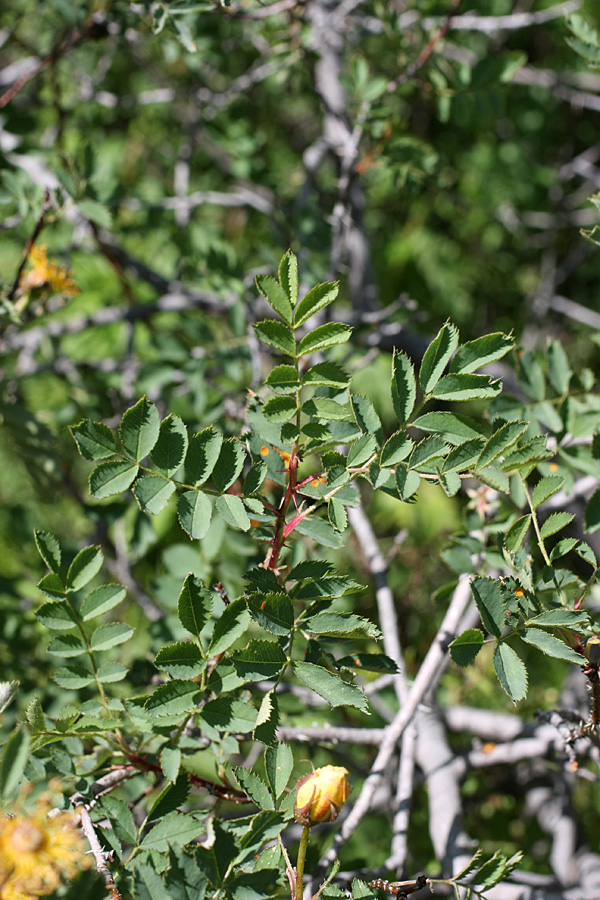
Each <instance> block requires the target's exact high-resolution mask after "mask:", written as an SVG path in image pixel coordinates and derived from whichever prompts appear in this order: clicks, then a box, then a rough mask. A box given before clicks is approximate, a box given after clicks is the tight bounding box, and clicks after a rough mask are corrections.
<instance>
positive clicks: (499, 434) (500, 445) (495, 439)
mask: <svg viewBox="0 0 600 900" xmlns="http://www.w3.org/2000/svg"><path fill="white" fill-rule="evenodd" d="M528 428H529V422H507V423H506V425H502V426H501V427H500V428H499V429H498V431H495V432H494V434H493V435H492V436H491V438H489V440H488V442H487V444H486V445H485V447H484V448H483V450H482V451H481V456H480V457H479V460H478V461H477V468H478V469H483V468H485V467H486V466H489V465H490V464H491V463H493V462H494V461H495V460H496V459H498V457H499V456H500V455H501V454H502V453H505V451H506V450H508V449H509V447H512V446H513V445H514V444H516V443H517V441H518V440H519V439H520V438H522V437H523V435H524V434H525V432H526V431H527V429H528Z"/></svg>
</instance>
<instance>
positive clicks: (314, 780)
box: [294, 766, 352, 825]
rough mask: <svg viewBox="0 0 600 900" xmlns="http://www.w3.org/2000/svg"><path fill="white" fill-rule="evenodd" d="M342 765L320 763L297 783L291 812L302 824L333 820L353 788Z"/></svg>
mask: <svg viewBox="0 0 600 900" xmlns="http://www.w3.org/2000/svg"><path fill="white" fill-rule="evenodd" d="M347 774H348V770H347V769H344V768H342V766H322V767H321V768H320V769H315V771H314V772H311V773H310V775H305V776H304V777H303V778H301V779H300V780H299V781H298V784H297V785H296V803H295V805H294V816H295V818H296V821H297V822H300V824H301V825H317V824H318V823H319V822H333V821H334V820H335V819H337V817H338V813H339V811H340V809H341V808H342V806H343V805H344V803H345V802H346V800H347V799H348V797H349V795H350V791H351V790H352V789H351V787H350V785H349V784H348V781H347V779H346V775H347Z"/></svg>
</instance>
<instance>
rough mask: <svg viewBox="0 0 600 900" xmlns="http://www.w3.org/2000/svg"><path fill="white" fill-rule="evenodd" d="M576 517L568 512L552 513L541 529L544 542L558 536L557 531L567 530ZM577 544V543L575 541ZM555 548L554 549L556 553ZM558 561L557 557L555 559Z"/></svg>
mask: <svg viewBox="0 0 600 900" xmlns="http://www.w3.org/2000/svg"><path fill="white" fill-rule="evenodd" d="M574 518H575V515H574V514H573V513H567V512H557V513H552V515H550V516H548V518H547V519H546V521H545V522H544V524H543V525H542V527H541V528H540V534H541V536H542V540H543V541H545V540H546V538H548V537H550V536H551V535H553V534H556V533H557V531H562V529H563V528H566V527H567V525H570V524H571V522H572V521H573V519H574ZM575 543H577V542H576V541H575ZM554 549H555V548H552V550H553V552H554ZM553 558H554V559H556V558H557V557H553Z"/></svg>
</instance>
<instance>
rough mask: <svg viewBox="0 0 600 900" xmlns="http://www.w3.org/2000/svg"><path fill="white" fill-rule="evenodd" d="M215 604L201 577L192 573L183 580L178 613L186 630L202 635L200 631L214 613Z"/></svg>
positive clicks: (195, 634)
mask: <svg viewBox="0 0 600 900" xmlns="http://www.w3.org/2000/svg"><path fill="white" fill-rule="evenodd" d="M213 605H214V598H213V595H212V594H211V592H210V591H208V590H207V589H206V588H205V587H204V585H203V584H202V582H201V581H200V579H199V578H196V576H195V575H192V574H191V573H190V574H189V575H188V576H187V577H186V579H185V581H184V582H183V587H182V588H181V593H180V594H179V600H178V601H177V615H178V616H179V621H180V622H181V624H182V625H183V627H184V628H185V630H186V631H189V633H190V634H193V635H194V636H195V637H200V632H201V631H202V629H203V628H204V626H205V625H206V623H207V622H208V620H209V619H210V617H211V615H212V611H213Z"/></svg>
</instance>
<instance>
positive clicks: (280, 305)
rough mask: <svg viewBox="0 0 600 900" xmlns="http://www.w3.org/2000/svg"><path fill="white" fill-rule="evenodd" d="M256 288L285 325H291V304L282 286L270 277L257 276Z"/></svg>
mask: <svg viewBox="0 0 600 900" xmlns="http://www.w3.org/2000/svg"><path fill="white" fill-rule="evenodd" d="M255 281H256V287H257V288H258V290H259V291H260V293H261V294H262V295H263V297H264V298H265V300H266V301H267V302H268V303H269V305H270V306H271V308H272V309H273V310H275V312H276V313H277V314H278V315H279V316H281V318H282V319H283V321H284V322H285V323H286V324H287V325H291V324H292V303H291V302H290V298H289V296H288V294H287V292H286V290H285V289H284V288H283V287H282V285H281V284H280V283H279V282H278V281H277V280H276V279H275V278H273V277H272V276H271V275H257V276H256V279H255Z"/></svg>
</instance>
